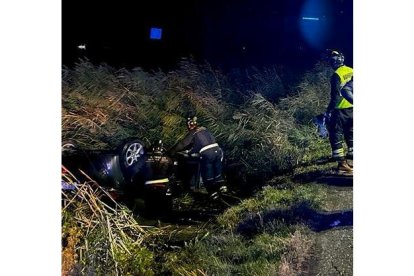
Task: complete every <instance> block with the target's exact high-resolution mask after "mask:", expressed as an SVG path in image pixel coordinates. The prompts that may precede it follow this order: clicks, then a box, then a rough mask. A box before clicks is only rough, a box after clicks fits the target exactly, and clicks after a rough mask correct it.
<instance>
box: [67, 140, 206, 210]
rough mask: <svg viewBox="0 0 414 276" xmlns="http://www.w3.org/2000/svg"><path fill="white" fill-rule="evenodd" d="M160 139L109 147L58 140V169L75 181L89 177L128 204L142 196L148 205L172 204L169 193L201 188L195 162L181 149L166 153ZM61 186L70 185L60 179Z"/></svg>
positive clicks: (196, 160)
mask: <svg viewBox="0 0 414 276" xmlns="http://www.w3.org/2000/svg"><path fill="white" fill-rule="evenodd" d="M166 152H167V151H166V149H165V148H164V146H163V144H162V141H158V142H157V143H156V144H154V145H152V146H150V147H149V148H146V147H145V146H144V144H143V143H142V141H141V140H139V139H137V138H130V139H127V140H125V141H123V142H121V143H120V145H119V146H118V147H116V148H115V149H112V150H85V149H81V148H79V147H78V146H77V145H76V144H75V143H73V142H71V141H65V142H63V143H62V173H63V174H65V173H71V174H73V175H74V176H75V178H76V181H77V182H79V183H83V182H85V181H90V180H93V181H94V182H96V183H97V184H98V185H99V186H100V187H102V188H103V189H104V190H105V191H106V192H107V194H109V195H110V196H111V197H112V198H113V199H115V200H117V201H122V202H124V203H126V204H127V205H129V204H130V205H132V204H133V202H134V200H135V199H136V198H142V199H143V200H144V201H145V205H146V207H147V208H148V209H152V208H157V209H159V208H164V209H165V210H168V209H171V208H172V197H173V196H174V195H177V194H179V193H180V192H182V191H185V190H190V189H191V190H197V189H200V188H201V184H200V173H199V162H198V159H197V157H192V156H189V155H188V154H186V153H185V152H179V153H177V154H176V155H174V156H173V157H171V156H168V155H167V153H166ZM62 188H63V189H70V188H71V187H70V185H69V183H66V182H65V181H64V178H63V179H62Z"/></svg>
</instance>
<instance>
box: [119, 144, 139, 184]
mask: <svg viewBox="0 0 414 276" xmlns="http://www.w3.org/2000/svg"><path fill="white" fill-rule="evenodd" d="M118 154H119V162H120V165H121V169H122V170H123V171H124V173H126V174H128V175H129V176H131V177H133V176H134V175H135V174H137V173H140V172H141V171H142V169H143V168H144V165H145V149H144V144H143V143H142V142H141V141H140V140H138V139H131V140H128V141H126V142H124V143H122V145H121V146H120V147H119V149H118Z"/></svg>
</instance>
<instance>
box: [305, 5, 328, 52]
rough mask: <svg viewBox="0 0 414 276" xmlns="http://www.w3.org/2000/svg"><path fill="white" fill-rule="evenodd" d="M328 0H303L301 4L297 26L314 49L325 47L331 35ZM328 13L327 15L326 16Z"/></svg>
mask: <svg viewBox="0 0 414 276" xmlns="http://www.w3.org/2000/svg"><path fill="white" fill-rule="evenodd" d="M332 13H333V11H332V4H331V1H330V0H305V1H304V3H303V6H302V12H301V17H300V19H301V20H299V26H300V30H301V33H302V36H303V38H304V39H305V41H306V42H307V43H308V45H309V46H311V47H312V48H314V49H324V48H326V43H327V42H328V40H329V36H330V35H331V22H330V17H329V14H332ZM326 15H328V17H326Z"/></svg>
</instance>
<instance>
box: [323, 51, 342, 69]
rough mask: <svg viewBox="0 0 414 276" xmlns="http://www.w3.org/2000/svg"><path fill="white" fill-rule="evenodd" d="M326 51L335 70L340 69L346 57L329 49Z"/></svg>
mask: <svg viewBox="0 0 414 276" xmlns="http://www.w3.org/2000/svg"><path fill="white" fill-rule="evenodd" d="M326 51H327V60H328V61H329V64H330V65H331V66H332V67H333V68H338V67H339V66H342V65H344V60H345V57H344V55H343V54H342V53H341V52H339V51H337V50H332V49H327V50H326Z"/></svg>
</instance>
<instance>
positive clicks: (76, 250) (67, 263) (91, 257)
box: [62, 176, 149, 275]
mask: <svg viewBox="0 0 414 276" xmlns="http://www.w3.org/2000/svg"><path fill="white" fill-rule="evenodd" d="M65 179H66V181H67V180H69V179H74V178H70V177H67V176H66V177H65ZM72 184H75V185H76V189H75V190H74V191H71V192H65V191H62V202H63V206H62V219H63V229H62V239H63V240H66V246H63V248H62V275H70V273H71V272H73V270H74V269H75V265H77V268H76V269H78V270H80V272H81V273H82V274H83V273H86V271H91V270H93V271H96V272H99V271H101V272H104V271H111V273H112V272H113V273H122V272H123V271H124V270H125V264H124V261H125V258H134V257H136V256H134V255H135V254H136V251H137V249H138V248H139V247H140V246H141V244H142V242H143V240H144V239H145V236H146V235H147V234H148V233H147V232H148V231H149V229H145V228H143V227H141V226H140V225H139V224H138V223H137V222H136V221H135V220H134V218H133V216H132V214H131V212H130V211H129V210H128V209H127V208H125V207H123V206H121V205H118V204H117V203H115V202H112V204H110V205H111V206H109V205H108V204H107V203H105V202H104V201H103V198H107V199H110V195H109V194H107V193H106V192H105V191H104V190H103V189H102V188H100V187H99V186H98V185H97V184H96V183H95V182H93V181H90V182H86V183H81V184H80V183H76V182H75V181H73V182H72ZM120 255H122V258H120ZM137 269H140V268H137Z"/></svg>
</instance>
